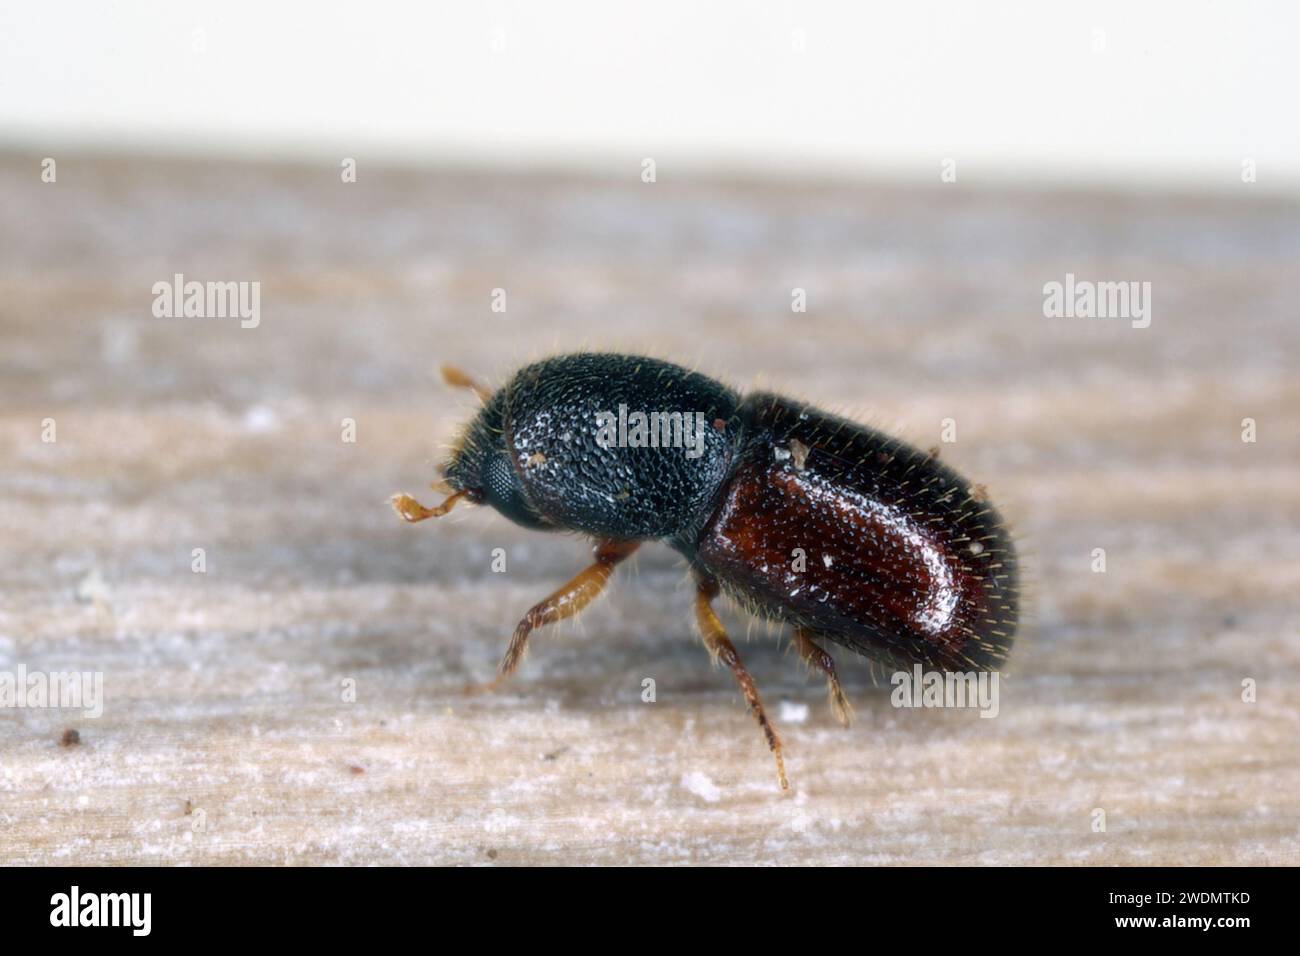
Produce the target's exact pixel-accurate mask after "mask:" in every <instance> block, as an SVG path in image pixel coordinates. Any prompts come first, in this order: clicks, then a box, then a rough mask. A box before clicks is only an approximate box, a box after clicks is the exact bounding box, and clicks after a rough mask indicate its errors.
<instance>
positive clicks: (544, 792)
mask: <svg viewBox="0 0 1300 956" xmlns="http://www.w3.org/2000/svg"><path fill="white" fill-rule="evenodd" d="M331 162H332V161H329V162H326V161H323V162H322V163H321V165H320V166H319V167H318V168H305V167H278V168H272V167H257V166H238V165H221V164H208V165H200V164H182V163H161V162H155V161H147V160H143V159H116V160H108V159H91V158H81V157H71V156H70V157H64V158H61V159H60V161H59V167H58V169H59V181H58V183H56V184H52V185H51V184H43V183H41V181H40V179H39V158H34V157H27V156H10V157H8V158H6V159H4V160H3V161H2V162H0V201H2V204H3V208H4V214H3V217H0V334H2V335H3V343H4V348H3V355H2V357H0V369H2V373H0V590H2V593H3V604H2V606H0V669H12V668H13V667H14V666H16V665H17V664H18V663H22V664H24V665H25V666H26V667H27V668H29V669H33V670H35V669H43V670H47V671H48V670H60V669H73V668H75V669H80V670H90V671H102V672H103V674H104V679H105V683H106V692H107V704H106V708H105V712H104V715H103V716H102V717H101V718H99V719H97V720H85V719H82V718H80V717H78V716H76V715H75V714H69V713H67V712H59V711H50V710H45V711H39V710H9V711H0V753H2V756H0V862H3V863H7V864H14V863H45V862H53V863H73V862H91V863H156V862H165V863H221V864H234V863H254V862H257V863H375V862H379V863H488V862H493V861H495V862H497V863H649V864H662V863H676V862H709V863H748V862H760V863H778V862H779V863H886V862H906V863H919V864H948V863H1030V862H1035V863H1095V864H1135V863H1291V864H1295V863H1297V862H1300V758H1298V755H1297V748H1296V740H1297V732H1298V731H1300V686H1298V684H1300V633H1298V631H1300V613H1298V610H1297V604H1296V598H1295V595H1296V593H1297V589H1298V588H1300V536H1298V535H1297V527H1298V525H1300V522H1298V520H1297V519H1300V427H1298V425H1297V422H1298V421H1300V419H1298V416H1297V412H1300V382H1298V381H1297V376H1296V368H1297V363H1296V359H1297V344H1298V342H1300V332H1298V331H1297V321H1296V320H1297V313H1296V305H1295V300H1294V278H1295V263H1296V262H1297V261H1300V209H1298V208H1297V206H1296V205H1295V204H1294V203H1290V202H1280V201H1276V200H1267V199H1264V198H1261V197H1257V196H1255V195H1254V194H1253V193H1250V192H1249V189H1248V188H1244V189H1243V192H1242V193H1241V194H1240V195H1238V194H1229V195H1225V196H1222V197H1215V198H1187V197H1179V196H1165V197H1161V196H1135V195H1090V194H1065V193H1042V192H1032V191H1024V192H1006V191H996V190H991V189H990V190H981V189H979V188H977V187H974V186H972V185H969V184H963V185H962V186H960V187H957V186H952V185H949V186H943V187H941V186H940V185H939V184H936V185H935V187H934V188H933V189H929V190H927V189H919V188H915V187H909V188H906V189H902V188H892V187H889V186H885V185H880V186H871V187H867V186H849V185H830V184H827V185H791V184H728V183H720V182H708V181H697V182H688V183H673V182H671V181H667V180H670V179H671V177H663V176H661V181H660V182H659V183H656V184H654V185H647V184H642V183H640V182H639V180H638V179H637V178H636V176H635V171H633V172H632V173H630V174H627V175H624V176H623V178H622V179H614V178H611V179H607V180H580V179H566V178H562V177H526V176H506V175H500V176H496V175H493V176H488V175H475V174H469V173H458V172H450V171H443V170H432V171H419V172H417V171H401V170H385V169H381V168H378V167H374V166H368V167H364V175H362V176H361V179H360V181H359V182H358V183H356V184H351V185H344V184H342V183H340V182H339V181H338V176H337V169H336V168H335V167H334V166H332V165H331ZM1067 271H1073V272H1075V273H1077V274H1079V275H1080V276H1089V277H1092V278H1098V279H1106V278H1111V279H1138V280H1147V281H1150V282H1152V283H1153V285H1154V290H1155V291H1154V294H1155V306H1154V319H1153V322H1152V325H1151V327H1150V328H1149V329H1145V330H1139V329H1132V328H1129V327H1128V326H1127V324H1126V323H1124V322H1122V321H1109V322H1106V321H1089V320H1049V319H1045V318H1044V317H1043V315H1042V312H1041V305H1042V291H1041V290H1042V285H1043V283H1045V282H1048V281H1051V280H1054V279H1061V278H1063V276H1064V274H1065V273H1066V272H1067ZM174 272H183V273H185V274H186V275H187V276H188V277H191V278H198V279H235V280H243V279H247V280H253V279H256V280H260V281H261V282H262V286H263V292H262V312H263V317H262V324H261V326H260V327H259V328H258V329H255V330H240V329H239V328H238V327H237V324H236V323H234V322H233V321H222V320H206V321H200V320H189V321H187V320H179V319H157V318H154V317H153V316H152V315H151V314H150V304H151V301H152V296H151V294H150V287H151V286H152V284H153V283H154V282H156V281H159V280H162V279H167V278H168V277H170V276H171V275H172V274H173V273H174ZM497 287H502V288H505V289H507V291H508V295H509V310H508V312H507V313H506V314H505V315H497V314H493V313H492V312H491V311H489V308H488V306H489V296H490V294H491V290H492V289H493V288H497ZM794 287H801V288H805V289H807V290H808V299H809V312H808V313H807V314H806V315H794V314H792V313H791V311H790V305H789V303H790V295H791V289H792V288H794ZM582 345H590V346H612V347H617V348H622V349H629V350H648V351H652V352H654V353H656V354H660V355H663V356H666V357H670V358H675V359H677V360H680V361H685V362H688V363H696V364H698V365H699V366H700V367H701V368H703V369H705V370H707V371H710V372H713V373H715V374H719V375H721V376H722V377H725V378H727V379H728V380H729V381H731V382H732V383H733V384H736V385H738V386H741V387H746V388H747V387H752V386H755V385H760V384H761V385H763V386H766V387H773V388H778V389H781V390H784V391H788V392H792V393H795V394H798V395H801V396H804V397H807V398H809V399H812V400H814V401H816V402H818V403H820V404H823V405H826V406H828V407H831V408H835V409H840V410H850V411H852V412H853V413H854V414H857V415H860V416H861V417H862V418H863V419H864V420H867V421H870V422H872V423H875V424H878V425H882V426H885V427H889V428H894V429H897V430H898V431H899V433H900V434H903V435H905V436H906V437H909V438H910V439H912V440H913V441H915V442H916V443H918V444H921V445H925V446H929V445H932V444H937V443H938V436H939V423H940V421H941V420H942V419H943V418H945V417H954V418H955V419H956V420H957V423H958V441H957V443H955V444H953V445H946V446H944V448H943V455H944V456H945V458H947V459H949V460H950V461H952V462H953V463H955V464H956V465H957V466H958V467H960V468H962V469H963V470H965V471H966V472H967V473H968V474H969V475H970V476H971V477H972V478H973V479H974V480H976V481H979V482H982V483H984V484H986V485H987V486H988V488H989V490H990V494H991V495H992V496H993V498H994V500H995V501H997V502H998V503H999V505H1000V506H1001V507H1002V508H1003V509H1004V510H1005V511H1006V512H1007V513H1009V514H1010V515H1012V516H1013V517H1014V519H1015V521H1016V525H1017V528H1018V531H1019V535H1020V539H1021V541H1022V545H1023V547H1024V549H1025V550H1026V552H1027V554H1028V559H1027V560H1028V561H1029V566H1030V570H1031V578H1032V579H1031V585H1030V586H1031V597H1032V617H1031V621H1030V623H1029V625H1028V626H1027V627H1026V629H1025V631H1024V634H1023V637H1022V640H1021V641H1020V643H1019V645H1018V647H1017V649H1016V652H1015V654H1014V656H1013V662H1012V667H1011V676H1010V677H1009V678H1008V680H1007V681H1006V683H1004V685H1003V687H1002V690H1003V694H1002V706H1001V712H1000V714H999V716H998V717H997V719H994V720H980V719H978V718H977V717H976V715H975V714H974V713H969V712H951V711H948V712H940V711H928V712H921V711H915V712H914V711H903V710H897V709H894V708H893V707H891V706H890V702H889V696H888V688H887V687H885V686H881V687H873V686H872V684H871V681H870V678H869V676H868V668H867V666H866V664H865V663H864V662H862V661H855V660H852V659H849V658H848V657H847V656H846V655H845V654H843V653H841V654H840V655H839V657H840V662H839V663H840V669H841V672H842V674H843V675H844V678H845V683H846V685H847V689H848V691H849V694H850V696H851V698H852V699H853V701H854V704H855V707H856V709H857V715H858V719H857V722H856V724H855V725H854V726H853V727H852V729H850V730H848V731H844V730H841V729H840V728H839V727H838V726H836V725H835V724H834V722H833V720H832V719H831V715H830V713H829V710H828V708H827V706H826V702H825V694H824V690H823V686H822V684H821V682H820V681H819V680H817V679H815V678H813V677H811V676H808V675H806V674H805V673H804V671H803V669H802V667H801V666H800V665H798V664H797V663H796V660H795V658H794V656H793V655H791V654H789V653H788V648H787V647H786V642H785V640H784V638H780V639H778V635H776V634H769V631H768V629H767V628H766V627H764V626H757V627H754V628H753V630H752V634H751V635H750V639H749V640H743V638H744V637H745V635H746V632H747V629H748V627H749V625H748V623H747V622H746V621H745V620H744V619H743V618H741V617H740V616H738V615H736V614H734V613H730V614H727V615H724V618H725V620H726V621H727V623H728V625H729V627H730V628H731V630H732V633H733V635H734V636H736V637H737V639H738V644H739V646H740V649H741V651H742V653H743V654H744V656H745V658H746V661H747V663H748V664H749V667H750V669H751V670H752V672H753V673H754V675H755V677H756V678H757V680H758V682H759V686H760V689H761V690H762V692H763V694H764V696H765V699H766V700H767V701H768V703H769V707H770V708H771V709H772V711H773V714H774V716H775V717H776V719H777V722H778V725H779V727H780V729H781V732H782V733H783V735H784V737H785V741H786V747H787V760H788V766H789V770H790V774H791V779H792V782H793V786H794V792H793V794H792V795H790V796H786V797H783V796H782V795H781V794H779V793H778V792H777V789H776V785H775V779H774V773H773V771H772V766H771V762H770V760H769V757H768V755H767V753H766V751H765V749H764V748H763V746H762V743H761V740H760V738H759V734H758V732H757V730H756V729H755V727H754V726H753V725H752V721H751V720H750V718H749V717H748V716H747V715H746V714H745V712H744V710H743V707H742V706H741V703H740V698H739V694H738V693H737V692H736V690H735V688H734V686H733V684H732V681H731V678H730V676H729V675H728V674H726V673H725V672H724V671H721V670H711V669H710V667H709V664H708V658H707V655H706V654H705V652H704V650H703V649H702V648H701V647H700V646H699V642H698V640H697V638H696V637H695V636H694V633H693V629H692V623H691V613H690V600H691V593H690V589H689V588H688V587H687V585H686V580H685V577H684V574H683V569H682V568H681V566H680V564H679V562H678V561H677V559H676V558H675V557H674V556H673V555H672V554H671V553H670V552H668V551H667V549H664V548H662V547H658V546H655V547H650V548H645V549H642V552H641V553H640V554H639V555H638V557H637V559H636V561H635V563H634V564H635V566H634V567H632V568H629V569H628V570H627V572H623V571H620V573H619V575H618V576H617V579H616V586H615V587H614V588H613V591H612V593H611V594H610V595H609V596H608V598H607V599H606V600H605V601H604V602H603V603H602V604H601V605H600V606H598V607H596V608H594V609H593V610H592V611H591V612H590V613H589V614H588V615H587V616H585V617H584V618H583V620H582V621H581V623H580V624H579V625H576V626H572V627H565V628H561V629H559V630H558V631H557V632H555V633H551V632H546V633H543V634H541V635H540V636H539V637H538V638H537V639H536V642H535V645H534V649H533V651H532V653H531V654H530V656H529V658H528V660H527V661H526V663H525V665H524V667H523V669H522V672H521V674H520V675H519V678H518V679H517V680H516V681H515V682H514V683H513V684H512V685H511V687H510V688H509V689H508V690H507V691H505V692H504V693H502V694H501V695H499V696H496V697H490V698H465V697H463V696H461V695H460V694H459V693H458V692H457V691H458V688H460V687H461V685H463V684H464V683H466V682H467V681H470V680H481V679H484V678H486V677H488V676H489V675H490V674H491V672H492V669H493V667H494V665H495V662H496V660H497V659H498V657H499V655H500V654H501V652H502V651H503V650H504V647H505V642H506V639H507V637H508V635H509V633H510V631H511V629H512V628H513V626H514V624H515V622H516V620H517V619H518V618H519V616H520V615H522V613H523V612H524V611H525V610H526V609H527V607H528V606H529V605H530V604H531V603H532V602H533V601H535V600H536V599H538V598H539V597H541V596H542V595H544V594H545V593H547V592H548V591H549V590H550V589H551V588H552V587H554V586H555V585H556V584H558V583H559V582H560V581H562V580H564V579H565V578H567V577H568V576H569V575H570V574H571V573H573V572H574V571H575V570H576V569H577V568H579V567H580V566H582V564H583V563H584V562H585V560H586V546H585V544H584V543H582V542H581V541H579V540H576V539H572V538H566V537H560V536H554V537H551V536H544V535H537V534H531V533H528V532H524V531H521V530H519V529H517V528H514V527H513V526H511V525H509V524H507V523H506V522H505V521H504V520H503V519H500V518H498V517H497V516H495V515H493V514H491V513H489V512H487V511H484V510H468V509H467V510H465V511H457V512H456V513H455V514H454V515H452V516H450V517H448V518H446V519H443V520H441V521H440V522H437V523H435V522H429V523H426V524H425V525H420V526H417V527H407V526H404V525H402V524H401V523H400V522H398V521H397V520H396V518H395V517H394V516H393V514H392V512H391V511H390V510H389V508H388V505H387V502H386V498H387V496H388V495H389V494H390V493H392V492H394V491H399V490H405V491H411V492H422V491H423V490H424V483H426V482H427V481H428V480H430V479H431V478H432V477H433V472H432V466H433V464H434V462H435V461H437V460H438V458H439V457H440V455H441V451H440V448H441V446H442V444H443V443H446V442H448V441H450V440H451V436H452V434H453V432H454V430H455V428H456V426H457V425H458V424H459V423H460V422H461V420H462V419H463V418H465V417H466V416H467V415H468V414H470V413H471V411H472V408H473V402H472V398H470V397H469V396H467V395H463V394H453V393H450V392H448V391H446V390H445V389H444V388H443V387H442V386H441V385H440V384H439V383H438V381H437V378H436V374H435V370H436V368H437V366H438V365H439V364H440V363H442V362H455V363H457V364H459V365H462V366H464V367H466V368H468V369H471V370H474V371H476V372H479V373H481V374H483V375H485V377H488V378H490V379H493V380H496V381H499V380H500V378H501V377H502V376H503V375H504V374H506V373H507V372H508V371H509V370H510V369H511V368H512V367H513V366H514V365H515V364H517V363H518V362H520V361H522V360H525V359H528V358H532V357H535V356H540V355H543V354H546V353H547V352H550V351H553V350H558V349H571V348H576V347H579V346H582ZM1248 416H1249V417H1253V418H1255V419H1256V421H1257V422H1258V429H1259V440H1258V442H1257V443H1255V444H1243V443H1242V442H1241V440H1240V435H1239V433H1240V422H1241V419H1242V418H1244V417H1248ZM47 417H52V418H54V419H56V420H57V423H58V441H57V443H55V444H52V445H50V444H43V443H42V442H41V441H40V427H41V426H40V423H41V421H42V419H44V418H47ZM345 417H350V418H353V419H355V420H356V422H357V427H358V436H359V440H358V442H357V443H356V444H355V445H346V444H344V443H342V442H341V441H340V421H341V419H343V418H345ZM196 547H202V548H205V549H206V553H207V560H208V572H207V574H205V575H196V574H193V573H192V572H191V570H190V554H191V549H192V548H196ZM495 547H502V548H504V549H506V552H507V554H508V560H509V565H508V571H507V573H505V574H493V573H491V571H490V568H489V564H490V554H491V550H492V549H493V548H495ZM1098 547H1102V548H1105V549H1106V551H1107V558H1108V570H1107V573H1105V574H1094V573H1092V571H1091V569H1090V561H1091V552H1092V549H1094V548H1098ZM93 571H98V572H99V573H100V574H101V575H102V576H103V578H104V580H105V581H106V583H107V588H108V593H107V598H106V601H104V602H102V604H101V605H96V604H95V603H93V602H84V601H80V600H78V598H77V596H76V592H77V588H78V585H79V584H80V583H82V582H83V581H84V580H85V579H86V577H87V575H89V574H91V572H93ZM645 677H652V678H654V680H655V681H656V685H657V691H658V699H657V702H655V703H653V704H646V703H643V702H642V701H641V697H640V692H641V681H642V679H643V678H645ZM1248 677H1249V678H1254V679H1255V680H1256V681H1258V688H1259V690H1258V702H1256V703H1254V704H1246V703H1243V702H1242V700H1241V697H1240V694H1241V681H1242V679H1243V678H1248ZM344 678H353V679H355V680H356V682H357V689H358V699H357V701H356V702H355V703H344V702H343V701H342V700H341V699H340V696H341V695H340V681H341V680H342V679H344ZM802 705H807V706H808V708H809V710H808V714H807V716H806V718H804V719H802V720H800V719H799V718H800V716H801V714H800V708H801V706H802ZM783 711H784V714H783ZM69 727H76V728H77V729H78V730H79V732H80V736H81V741H82V742H81V743H80V745H77V746H71V747H61V746H60V745H59V741H60V737H61V736H62V734H63V732H64V730H65V729H66V728H69ZM187 804H188V809H189V810H190V813H189V814H188V815H187V812H186V811H187ZM1095 808H1103V809H1105V810H1106V813H1107V821H1108V829H1107V832H1106V833H1104V834H1099V833H1094V832H1092V830H1091V827H1090V824H1091V822H1092V818H1091V813H1092V811H1093V810H1094V809H1095ZM199 811H201V813H202V815H203V817H202V818H203V819H205V820H206V828H205V829H203V830H201V831H200V832H195V829H194V823H195V820H196V815H195V814H196V812H199Z"/></svg>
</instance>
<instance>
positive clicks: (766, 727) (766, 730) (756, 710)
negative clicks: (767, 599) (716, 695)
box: [695, 580, 790, 790]
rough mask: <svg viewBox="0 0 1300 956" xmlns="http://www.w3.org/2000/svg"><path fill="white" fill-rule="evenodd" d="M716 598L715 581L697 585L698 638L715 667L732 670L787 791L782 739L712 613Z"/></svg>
mask: <svg viewBox="0 0 1300 956" xmlns="http://www.w3.org/2000/svg"><path fill="white" fill-rule="evenodd" d="M717 596H718V585H717V582H715V581H710V580H703V581H700V582H699V583H698V587H697V590H696V592H695V620H696V623H698V624H699V628H700V636H701V637H702V638H703V639H704V646H705V648H706V649H707V650H708V652H709V656H710V657H712V658H713V662H714V663H715V664H716V663H718V662H719V661H721V662H722V663H723V664H726V665H727V666H728V667H730V668H731V673H732V674H734V675H735V677H736V683H738V684H739V685H740V690H741V692H742V693H743V694H744V695H745V703H747V704H748V705H749V710H750V712H751V713H752V714H753V715H754V719H755V720H757V721H758V726H759V728H760V729H761V730H762V731H763V736H764V737H765V738H766V739H767V746H768V749H769V750H771V751H772V756H773V757H775V758H776V775H777V777H778V778H779V779H780V781H781V789H782V790H789V789H790V780H789V778H787V777H786V775H785V758H784V757H783V756H782V755H781V738H780V737H778V736H777V733H776V728H774V727H773V726H772V722H771V721H770V720H768V719H767V712H766V711H765V710H764V709H763V701H762V700H761V699H760V698H759V696H758V687H757V686H756V685H755V684H754V678H753V677H751V676H750V674H749V671H748V670H746V669H745V665H744V664H742V663H741V662H740V655H739V654H737V653H736V646H735V645H734V644H732V643H731V638H729V637H727V631H726V628H724V627H723V626H722V621H721V620H720V619H719V618H718V612H717V611H715V610H713V599H714V598H715V597H717Z"/></svg>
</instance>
